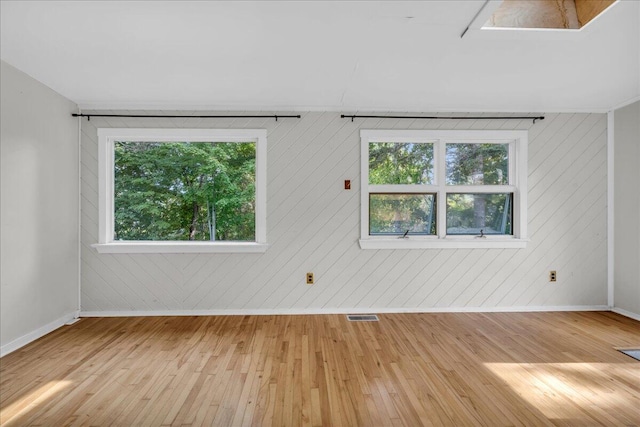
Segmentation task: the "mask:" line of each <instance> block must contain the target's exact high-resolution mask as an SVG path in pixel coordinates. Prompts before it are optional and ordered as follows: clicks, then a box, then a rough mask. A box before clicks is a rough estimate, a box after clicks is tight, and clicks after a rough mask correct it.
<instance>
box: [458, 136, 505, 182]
mask: <svg viewBox="0 0 640 427" xmlns="http://www.w3.org/2000/svg"><path fill="white" fill-rule="evenodd" d="M446 151H447V154H446V162H447V184H454V185H469V184H482V185H506V184H508V183H509V146H508V145H507V144H447V148H446Z"/></svg>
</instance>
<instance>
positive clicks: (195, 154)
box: [92, 128, 268, 253]
mask: <svg viewBox="0 0 640 427" xmlns="http://www.w3.org/2000/svg"><path fill="white" fill-rule="evenodd" d="M125 143H126V144H128V145H126V146H127V149H126V150H123V152H121V153H120V155H121V156H122V155H124V154H125V152H131V151H136V149H138V150H139V149H140V148H141V147H146V148H148V147H150V146H154V145H155V146H157V147H159V148H161V149H162V150H167V151H172V150H174V151H177V152H178V153H180V155H176V156H174V158H171V159H169V158H164V164H162V163H163V162H162V161H158V162H156V163H153V162H152V163H151V164H150V165H147V166H148V167H147V168H138V169H137V173H138V175H137V176H136V175H135V174H133V175H131V177H135V178H136V179H139V180H140V182H141V183H145V181H146V185H149V184H150V183H152V184H158V185H160V184H163V183H164V185H165V190H166V189H167V188H166V183H167V179H166V178H167V177H166V176H165V174H164V173H160V172H159V170H160V171H162V170H164V171H165V172H166V170H167V168H168V169H172V168H173V169H176V168H177V166H181V167H183V168H185V169H189V170H190V172H189V173H193V171H194V170H196V169H199V170H200V172H203V173H202V182H203V186H202V187H198V185H195V186H194V185H192V186H191V187H189V188H187V187H185V186H184V182H182V183H181V182H180V180H169V181H171V184H170V185H169V187H170V189H171V186H173V188H172V190H173V192H174V193H181V195H182V197H183V199H185V200H186V201H188V202H191V203H193V201H194V200H199V199H198V198H199V197H200V196H202V194H198V191H201V192H202V191H205V190H206V191H208V190H209V189H210V188H214V189H216V188H217V189H220V188H221V186H220V185H222V184H224V185H222V187H225V188H226V190H227V194H226V196H230V195H231V193H235V192H240V193H242V192H244V193H246V194H245V196H247V197H248V201H245V202H244V203H243V202H238V198H236V199H235V202H234V201H233V200H232V198H230V197H226V198H225V197H219V198H218V199H217V200H216V201H214V200H212V199H210V200H209V201H210V202H213V206H214V208H219V209H221V211H220V212H222V211H224V210H225V209H226V210H227V213H226V214H222V215H221V216H220V217H217V218H216V226H215V232H214V233H211V232H210V231H209V232H208V233H206V231H207V230H205V229H206V228H209V229H210V230H212V229H213V228H214V227H213V221H212V219H213V218H212V214H213V210H211V203H210V206H209V209H207V208H206V207H205V205H206V200H205V199H207V198H208V197H205V198H204V199H202V200H200V202H201V203H199V204H198V209H199V211H200V213H201V214H202V215H201V217H200V219H199V221H196V226H195V227H194V228H195V231H196V233H195V236H194V237H195V239H194V240H174V239H185V237H184V236H185V235H184V233H185V231H192V230H186V226H184V225H183V226H180V227H168V226H167V224H159V225H160V226H161V227H159V228H162V227H165V228H164V230H163V232H165V234H164V235H162V233H160V234H158V233H156V234H155V235H153V236H145V235H144V233H142V234H140V233H138V232H136V233H133V234H129V236H132V237H133V238H135V239H138V240H116V238H118V239H119V238H129V239H130V238H131V237H129V236H127V237H125V235H126V233H125V230H124V229H123V228H122V226H125V227H126V226H132V225H135V222H136V221H139V219H136V218H135V213H134V215H133V216H131V215H130V218H127V215H120V220H122V221H124V222H121V223H120V224H119V225H118V227H117V228H116V214H117V212H116V210H117V209H120V208H121V207H122V203H117V202H118V201H119V200H120V202H122V200H123V199H118V197H121V196H122V195H116V190H117V189H116V173H117V171H116V163H115V162H116V157H117V155H116V146H119V147H120V148H123V147H125V145H123V144H125ZM205 147H206V148H207V149H208V150H212V151H218V154H220V155H219V156H217V158H215V159H213V160H212V159H211V158H210V157H207V158H206V159H204V160H203V157H202V156H203V151H204V155H206V150H203V148H205ZM232 149H234V150H237V151H244V152H245V153H244V154H245V157H244V160H246V162H244V163H243V162H242V161H240V162H239V163H237V161H238V156H236V155H230V154H229V152H228V151H229V150H232ZM98 150H99V153H98V165H99V168H98V169H99V170H98V180H99V191H98V196H99V224H98V225H99V235H98V237H99V243H97V244H94V245H92V246H93V247H94V248H96V249H97V250H98V252H101V253H198V252H208V253H218V252H219V253H224V252H227V253H260V252H264V251H266V250H267V248H268V245H267V242H266V156H267V132H266V130H265V129H131V128H122V129H118V128H105V129H98ZM128 154H130V153H128ZM174 154H175V153H174ZM223 154H224V155H223ZM168 157H171V156H168ZM240 157H242V156H240ZM159 158H161V159H163V157H162V156H160V157H159ZM185 158H189V161H186V162H183V161H182V160H184V159H185ZM251 158H253V161H250V160H251ZM122 159H123V157H120V158H118V161H119V163H120V164H121V163H122ZM181 159H182V160H181ZM194 159H195V160H194ZM198 159H199V160H198ZM205 160H206V161H205ZM234 162H236V163H235V164H234ZM167 163H172V164H170V165H168V164H167ZM194 164H195V166H194ZM134 165H135V162H134ZM137 166H140V165H136V167H137ZM196 166H197V167H196ZM229 167H231V168H232V169H234V170H235V172H234V173H231V174H230V173H229V169H228V170H227V171H226V172H227V173H226V174H225V173H222V172H223V170H222V169H224V168H229ZM134 169H136V168H134ZM204 172H206V173H204ZM230 175H232V176H230ZM149 177H151V179H150V180H149ZM212 178H213V181H214V182H213V187H211V186H209V187H207V185H205V183H206V182H205V181H207V180H211V179H212ZM216 178H217V179H218V186H217V187H216V183H215V181H216ZM197 181H198V184H199V183H200V175H198V176H197ZM206 184H211V183H210V182H209V183H206ZM181 186H182V188H179V187H181ZM120 190H122V188H118V191H120ZM223 193H224V191H223V192H222V193H221V194H216V196H224V194H223ZM131 194H133V195H136V194H137V197H138V199H141V197H140V194H144V195H145V196H150V197H149V199H150V200H149V204H148V205H147V206H145V208H147V209H149V210H155V214H156V215H157V216H156V217H155V218H153V219H152V221H154V222H155V221H157V222H162V221H164V220H165V219H164V218H163V217H162V215H161V212H162V208H163V207H166V206H165V205H166V204H167V203H169V201H168V200H167V199H166V198H164V199H163V197H157V194H154V193H153V192H145V191H137V189H136V191H132V192H131V193H130V195H131ZM174 195H175V194H174ZM236 195H238V194H236ZM176 200H178V201H177V202H176ZM176 200H173V201H172V203H177V204H180V203H181V201H180V198H177V199H176ZM185 200H182V202H184V201H185ZM138 201H140V200H138ZM143 202H144V201H143ZM216 203H217V206H216ZM223 205H224V206H223ZM191 206H192V207H193V204H192V205H191ZM183 207H184V206H183ZM158 212H160V213H158ZM216 213H217V211H216ZM207 215H209V218H208V219H207V220H206V221H205V220H204V219H203V218H205V217H206V216H207ZM234 216H237V217H239V218H235V219H237V220H238V221H240V222H242V223H243V224H244V225H243V226H242V227H235V229H234V228H233V227H229V219H230V218H232V217H234ZM225 218H226V219H225ZM249 218H251V219H249ZM147 222H149V221H147ZM205 223H206V226H205V225H204V224H205ZM156 225H157V224H156ZM190 225H191V224H189V226H190ZM116 230H117V231H116ZM167 230H168V231H167ZM156 231H157V230H156ZM212 234H213V236H214V237H215V238H216V240H215V241H213V240H210V239H211V236H212ZM161 239H166V240H161ZM221 239H224V240H221Z"/></svg>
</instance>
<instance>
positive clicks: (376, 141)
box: [360, 130, 527, 249]
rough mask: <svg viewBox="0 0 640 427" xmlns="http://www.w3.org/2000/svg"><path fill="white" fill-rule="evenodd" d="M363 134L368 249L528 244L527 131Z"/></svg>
mask: <svg viewBox="0 0 640 427" xmlns="http://www.w3.org/2000/svg"><path fill="white" fill-rule="evenodd" d="M360 137H361V143H362V201H361V203H362V205H361V212H362V227H361V239H360V246H361V247H362V248H363V249H402V248H432V247H433V248H446V247H451V248H474V247H478V248H523V247H525V245H526V241H527V235H526V229H527V227H526V226H527V220H526V205H527V201H526V200H527V188H526V187H527V131H502V130H497V131H485V130H482V131H430V130H362V131H361V132H360Z"/></svg>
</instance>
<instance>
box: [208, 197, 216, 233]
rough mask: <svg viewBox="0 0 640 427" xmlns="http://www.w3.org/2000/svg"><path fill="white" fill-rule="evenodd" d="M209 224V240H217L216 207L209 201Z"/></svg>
mask: <svg viewBox="0 0 640 427" xmlns="http://www.w3.org/2000/svg"><path fill="white" fill-rule="evenodd" d="M207 224H208V225H209V240H211V241H212V242H213V241H215V240H216V207H215V205H214V204H213V202H209V201H207Z"/></svg>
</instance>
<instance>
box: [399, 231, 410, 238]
mask: <svg viewBox="0 0 640 427" xmlns="http://www.w3.org/2000/svg"><path fill="white" fill-rule="evenodd" d="M408 238H409V230H407V231H405V232H404V234H403V235H402V236H398V239H408Z"/></svg>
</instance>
